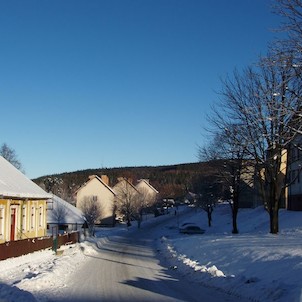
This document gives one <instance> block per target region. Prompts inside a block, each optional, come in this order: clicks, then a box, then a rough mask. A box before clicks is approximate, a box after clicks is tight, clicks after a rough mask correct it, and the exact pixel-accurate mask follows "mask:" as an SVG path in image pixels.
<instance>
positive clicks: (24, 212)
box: [22, 205, 27, 232]
mask: <svg viewBox="0 0 302 302" xmlns="http://www.w3.org/2000/svg"><path fill="white" fill-rule="evenodd" d="M26 211H27V207H26V205H23V207H22V231H24V232H26V230H27V221H26V219H27V215H26V214H27V213H26Z"/></svg>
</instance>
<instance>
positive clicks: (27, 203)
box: [0, 156, 52, 243]
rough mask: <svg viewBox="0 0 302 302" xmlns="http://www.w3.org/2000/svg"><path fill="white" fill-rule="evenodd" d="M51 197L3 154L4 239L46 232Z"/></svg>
mask: <svg viewBox="0 0 302 302" xmlns="http://www.w3.org/2000/svg"><path fill="white" fill-rule="evenodd" d="M51 197H52V195H51V194H48V193H46V192H45V191H44V190H42V189H41V188H40V187H39V186H38V185H36V184H35V183H34V182H32V181H31V180H30V179H29V178H27V177H26V176H25V175H24V174H22V173H21V172H20V171H19V170H18V169H16V168H15V167H14V166H13V165H12V164H10V163H9V162H8V161H7V160H5V159H4V158H3V157H2V156H0V243H4V242H8V241H15V240H20V239H26V238H36V237H42V236H45V235H46V232H47V224H46V217H47V215H46V208H47V203H46V202H47V200H48V199H50V198H51Z"/></svg>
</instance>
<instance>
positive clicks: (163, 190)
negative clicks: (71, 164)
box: [33, 162, 215, 201]
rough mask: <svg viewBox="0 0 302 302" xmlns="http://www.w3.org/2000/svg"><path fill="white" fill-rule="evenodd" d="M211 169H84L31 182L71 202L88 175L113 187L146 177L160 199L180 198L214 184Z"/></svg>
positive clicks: (204, 166) (187, 166)
mask: <svg viewBox="0 0 302 302" xmlns="http://www.w3.org/2000/svg"><path fill="white" fill-rule="evenodd" d="M214 170H215V169H214V168H213V165H212V164H211V163H209V162H199V163H189V164H179V165H170V166H157V167H149V166H146V167H125V168H101V169H87V170H81V171H75V172H68V173H62V174H55V175H47V176H42V177H39V178H37V179H34V180H33V181H34V182H35V183H37V184H38V185H39V186H41V187H42V188H43V189H44V190H46V191H47V192H52V193H54V194H56V195H58V196H60V197H61V198H63V199H65V200H67V201H72V200H73V194H74V192H75V191H76V190H77V189H78V188H79V187H80V186H81V185H82V184H83V183H85V182H86V181H87V180H88V177H89V176H90V175H99V176H101V175H107V176H108V177H109V185H110V186H114V185H115V184H116V183H117V179H118V178H119V177H126V178H128V179H131V180H132V181H133V183H134V184H135V183H136V181H137V180H139V179H141V178H145V179H149V180H150V183H151V185H152V186H154V187H155V188H156V189H157V190H158V191H159V192H160V195H161V197H162V198H175V199H180V198H182V197H183V196H184V195H185V194H186V192H187V191H193V192H199V191H201V188H202V187H204V186H205V185H207V184H209V183H210V182H211V181H213V177H214V174H215V173H214Z"/></svg>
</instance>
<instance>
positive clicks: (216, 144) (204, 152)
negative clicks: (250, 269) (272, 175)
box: [199, 125, 252, 234]
mask: <svg viewBox="0 0 302 302" xmlns="http://www.w3.org/2000/svg"><path fill="white" fill-rule="evenodd" d="M237 128H238V127H236V125H233V126H232V127H231V128H230V129H229V130H228V131H226V130H225V129H223V130H222V131H223V132H220V133H215V135H214V137H213V140H212V141H211V142H210V143H209V144H208V145H207V146H204V147H203V148H200V149H199V158H200V160H202V159H206V160H207V161H212V162H213V163H216V164H215V166H216V168H217V172H218V175H217V177H218V179H220V180H221V182H223V183H224V184H225V186H226V187H227V188H228V190H227V192H225V196H224V199H227V200H228V201H229V204H230V207H231V211H232V226H233V228H232V233H233V234H238V232H239V231H238V227H237V215H238V210H239V198H240V195H241V191H242V189H243V186H242V182H249V181H250V180H251V179H252V177H251V176H250V175H248V174H247V173H246V172H247V171H249V170H248V165H249V161H248V160H247V155H246V151H245V148H244V147H243V146H240V145H239V144H234V142H233V136H235V137H237V136H238V132H239V133H240V131H238V129H237ZM229 131H232V132H233V133H232V135H229V133H228V132H229ZM238 139H239V137H238Z"/></svg>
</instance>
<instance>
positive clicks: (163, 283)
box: [44, 225, 234, 302]
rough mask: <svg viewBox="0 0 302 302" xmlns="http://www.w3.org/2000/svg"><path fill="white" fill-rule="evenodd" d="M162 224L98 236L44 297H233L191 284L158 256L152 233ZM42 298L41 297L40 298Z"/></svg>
mask: <svg viewBox="0 0 302 302" xmlns="http://www.w3.org/2000/svg"><path fill="white" fill-rule="evenodd" d="M160 230H164V226H163V225H157V226H148V228H142V229H140V230H134V231H130V232H126V233H124V234H123V236H117V235H116V236H111V237H109V238H106V239H104V238H103V239H101V240H100V241H99V242H98V244H97V245H98V247H96V248H95V250H94V251H93V252H91V250H90V249H89V250H87V251H86V250H85V248H84V249H83V253H84V254H85V255H86V256H88V257H89V258H90V259H89V261H86V262H85V265H84V266H82V267H80V268H79V270H77V271H76V272H75V273H74V275H72V276H71V277H70V279H69V282H67V286H66V287H65V288H63V289H61V291H60V296H58V291H56V293H55V295H56V296H54V297H48V298H47V300H48V301H53V302H57V301H73V302H78V301H83V302H84V301H87V302H94V301H95V302H96V301H102V302H109V301H111V302H115V301H129V302H130V301H131V302H134V301H140V302H144V301H150V302H151V301H175V302H177V301H198V302H201V301H209V302H211V301H215V302H217V301H234V297H231V296H229V295H225V294H223V293H221V292H217V291H215V290H213V289H209V288H204V287H202V286H200V285H197V284H192V283H189V282H188V281H186V280H185V279H184V278H181V277H180V276H178V275H177V274H178V272H177V271H173V270H172V269H169V268H165V267H163V266H162V265H161V263H160V261H159V260H158V257H157V256H159V255H158V254H159V253H158V251H157V250H156V247H155V239H156V238H155V237H158V236H159V235H160V233H159V232H160ZM44 299H45V298H44Z"/></svg>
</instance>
